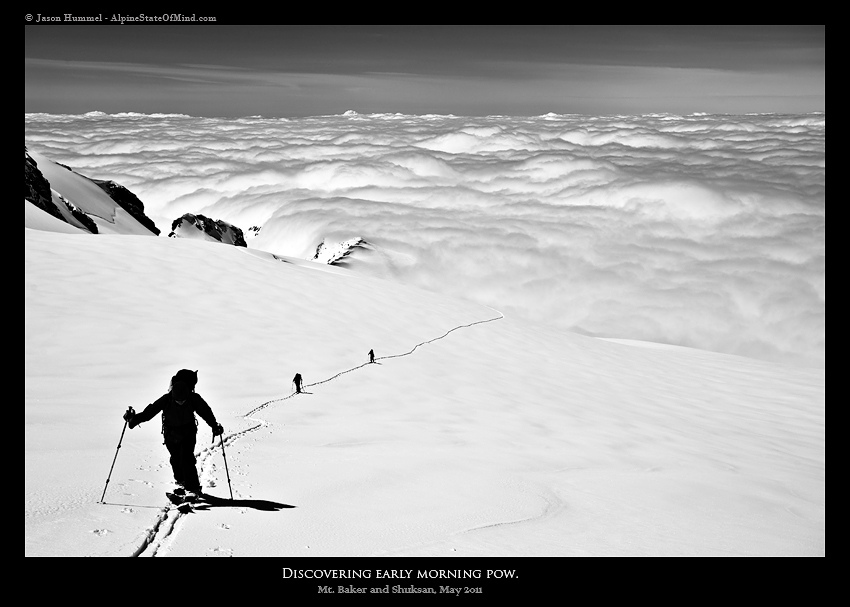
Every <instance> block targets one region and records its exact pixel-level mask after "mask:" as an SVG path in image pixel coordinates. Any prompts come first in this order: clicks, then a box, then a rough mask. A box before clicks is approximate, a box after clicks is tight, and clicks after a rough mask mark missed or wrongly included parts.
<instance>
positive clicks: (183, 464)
mask: <svg viewBox="0 0 850 607" xmlns="http://www.w3.org/2000/svg"><path fill="white" fill-rule="evenodd" d="M197 383H198V372H197V371H190V370H189V369H181V370H180V371H178V372H177V373H176V374H175V375H174V377H172V378H171V384H170V385H169V387H168V393H166V394H163V395H162V396H160V397H159V398H158V399H157V400H156V401H154V402H153V403H151V404H150V405H148V406H147V407H145V408H144V410H143V411H142V412H141V413H136V412H135V411H134V410H133V408H132V407H129V408H128V409H127V411H126V412H125V413H124V419H125V420H126V421H127V425H128V426H130V428H135V427H136V426H138V425H139V424H141V423H142V422H146V421H148V420H149V419H152V418H153V416H154V415H156V414H157V413H160V412H161V413H162V436H163V438H164V439H165V447H166V449H168V453H169V454H170V455H171V459H170V462H171V471H172V472H173V473H174V482H175V483H177V488H176V489H175V490H174V493H175V494H177V495H185V496H186V497H185V499H186V500H187V501H192V500H194V499H195V498H197V495H198V494H200V493H201V482H200V480H199V479H198V470H197V468H196V467H195V439H196V438H197V433H198V420H197V419H196V418H195V414H196V413H197V414H198V415H200V416H201V418H203V420H204V421H205V422H207V424H208V425H209V427H210V428H212V432H213V436H219V435H221V434H223V433H224V428H222V426H221V424H220V423H218V422H217V421H216V419H215V415H214V414H213V412H212V409H210V406H209V405H208V404H207V403H206V402H205V401H204V399H203V398H201V395H200V394H198V393H197V392H195V384H197Z"/></svg>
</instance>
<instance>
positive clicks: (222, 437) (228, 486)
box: [218, 434, 233, 501]
mask: <svg viewBox="0 0 850 607" xmlns="http://www.w3.org/2000/svg"><path fill="white" fill-rule="evenodd" d="M218 436H219V439H220V440H221V455H222V457H224V471H225V473H227V488H228V489H229V490H230V501H233V487H231V486H230V471H229V470H228V469H227V455H225V453H224V436H222V435H221V434H219V435H218Z"/></svg>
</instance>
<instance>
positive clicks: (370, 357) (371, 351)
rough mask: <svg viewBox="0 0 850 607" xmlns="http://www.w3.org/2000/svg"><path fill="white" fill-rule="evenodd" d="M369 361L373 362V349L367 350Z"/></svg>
mask: <svg viewBox="0 0 850 607" xmlns="http://www.w3.org/2000/svg"><path fill="white" fill-rule="evenodd" d="M369 362H370V363H373V362H375V351H374V350H369Z"/></svg>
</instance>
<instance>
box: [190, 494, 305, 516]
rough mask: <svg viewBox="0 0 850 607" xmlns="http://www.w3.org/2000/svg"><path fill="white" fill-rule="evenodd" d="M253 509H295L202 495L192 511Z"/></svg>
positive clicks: (258, 501)
mask: <svg viewBox="0 0 850 607" xmlns="http://www.w3.org/2000/svg"><path fill="white" fill-rule="evenodd" d="M221 507H228V508H253V509H254V510H263V511H265V512H278V511H279V510H283V509H284V508H295V506H291V505H289V504H281V503H279V502H270V501H268V500H239V499H229V498H224V497H216V496H214V495H209V494H206V493H205V494H204V496H203V501H202V502H196V503H195V504H193V509H194V510H209V509H210V508H221Z"/></svg>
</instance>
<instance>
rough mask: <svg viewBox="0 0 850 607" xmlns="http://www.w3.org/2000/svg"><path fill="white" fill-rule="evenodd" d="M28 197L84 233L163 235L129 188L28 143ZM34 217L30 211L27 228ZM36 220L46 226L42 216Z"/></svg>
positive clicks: (28, 200) (46, 211)
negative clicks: (31, 148)
mask: <svg viewBox="0 0 850 607" xmlns="http://www.w3.org/2000/svg"><path fill="white" fill-rule="evenodd" d="M24 200H25V201H26V202H28V203H32V204H33V205H35V206H36V207H37V208H38V209H41V210H42V211H44V212H45V213H47V214H48V215H51V216H52V217H54V218H55V219H57V220H59V221H61V222H64V223H66V224H68V225H69V226H71V227H73V228H77V229H78V230H80V231H82V232H88V233H91V234H101V233H114V234H146V235H151V234H153V235H159V229H157V227H156V226H155V225H154V223H153V221H152V220H151V219H150V218H148V217H147V216H146V215H145V213H144V204H143V203H142V201H141V200H139V199H138V197H136V195H135V194H133V193H132V192H130V191H129V190H128V189H127V188H125V187H123V186H121V185H119V184H117V183H115V182H113V181H107V180H97V179H91V178H89V177H86V176H85V175H81V174H79V173H77V172H76V171H74V170H73V169H71V168H69V167H67V166H64V165H61V164H59V163H56V162H53V161H52V160H50V159H48V158H45V157H44V156H41V155H40V154H37V153H35V152H29V151H28V150H27V148H26V146H24ZM31 216H35V217H37V214H32V213H29V212H28V213H27V214H26V217H27V219H26V221H27V223H26V224H25V225H26V226H27V227H32V226H31V225H29V218H30V217H31ZM34 221H35V222H36V223H39V225H43V223H42V221H41V220H40V219H34ZM42 229H43V228H42ZM57 229H58V228H57Z"/></svg>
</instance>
